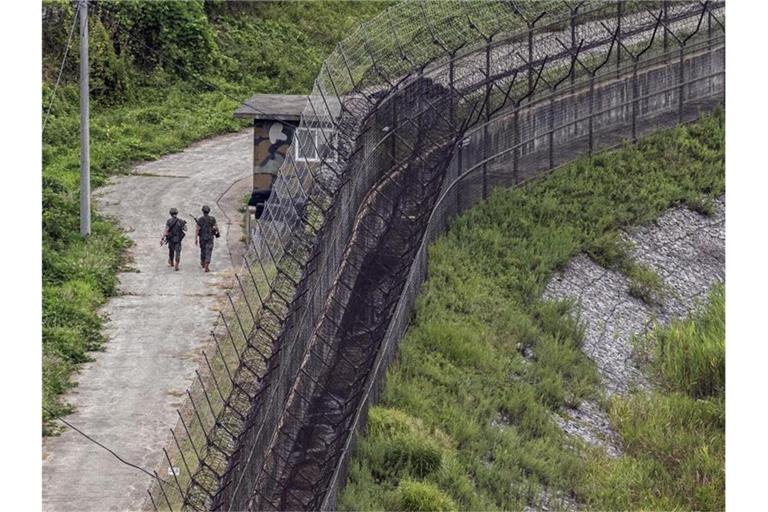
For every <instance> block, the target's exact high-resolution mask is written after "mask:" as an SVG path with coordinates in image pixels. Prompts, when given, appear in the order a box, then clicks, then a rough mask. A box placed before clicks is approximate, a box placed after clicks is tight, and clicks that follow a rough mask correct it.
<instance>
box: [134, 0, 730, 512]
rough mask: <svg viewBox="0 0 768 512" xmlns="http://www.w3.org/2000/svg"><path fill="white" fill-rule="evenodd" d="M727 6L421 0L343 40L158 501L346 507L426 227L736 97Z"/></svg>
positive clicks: (245, 269) (260, 227)
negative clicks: (351, 460) (360, 439)
mask: <svg viewBox="0 0 768 512" xmlns="http://www.w3.org/2000/svg"><path fill="white" fill-rule="evenodd" d="M724 23H725V21H724V3H722V2H675V3H672V2H621V3H616V2H599V1H592V2H590V1H587V2H562V1H543V2H511V1H510V2H472V1H470V2H438V1H426V2H406V3H403V4H399V5H398V6H397V7H396V8H392V9H389V10H388V11H385V12H384V13H383V14H382V15H380V16H378V17H377V18H374V19H373V20H371V21H369V22H368V23H365V24H363V25H362V26H361V27H360V28H358V29H357V30H356V31H355V32H354V33H352V34H351V35H350V36H349V38H348V39H346V40H345V41H343V42H342V43H340V44H339V45H338V46H337V47H336V50H335V51H334V52H333V53H332V54H331V55H330V56H329V57H328V59H326V61H325V63H324V64H323V66H322V69H321V71H320V73H319V75H318V77H317V79H316V81H315V85H314V88H313V91H312V93H311V94H310V95H309V96H308V98H307V105H306V107H305V109H304V112H303V115H302V118H301V122H300V125H299V128H298V132H297V134H298V135H297V137H295V138H294V146H292V147H291V148H290V150H289V151H288V154H287V156H286V160H285V162H284V164H283V166H282V167H281V169H280V172H279V175H278V177H277V179H276V180H275V183H274V186H273V190H272V194H271V196H270V198H269V200H268V201H267V203H266V205H265V209H264V212H263V214H262V217H261V218H260V219H259V221H258V222H256V223H255V225H254V226H253V228H252V233H251V237H250V238H251V241H252V242H251V246H250V247H249V250H248V252H247V254H246V255H245V257H244V259H243V263H242V269H241V270H240V272H239V273H238V274H237V276H236V277H235V286H234V287H233V288H232V290H230V292H229V293H228V295H227V301H226V303H225V304H224V306H223V307H222V310H221V314H220V316H219V321H218V322H217V324H216V325H215V326H214V329H213V330H212V333H211V347H212V349H211V350H210V351H209V352H208V353H203V354H202V355H201V357H200V360H201V370H200V371H199V372H197V373H196V375H195V381H194V385H193V386H192V387H191V388H190V390H189V391H188V393H187V394H188V400H187V403H186V405H185V407H184V408H182V409H181V410H180V411H179V421H178V424H177V425H176V428H175V429H173V430H172V431H171V435H170V439H169V449H168V450H166V451H164V454H163V462H162V463H161V464H160V465H159V467H158V470H157V471H158V477H157V478H156V482H155V485H154V486H153V488H152V489H150V490H149V498H150V502H151V505H152V506H153V507H155V508H159V509H182V508H183V509H192V510H203V509H213V510H217V509H222V510H223V509H226V510H245V509H250V510H254V509H257V510H268V509H280V510H283V509H292V510H293V509H320V508H322V509H332V508H334V506H335V499H336V495H337V492H338V490H339V486H340V485H341V484H342V483H343V481H344V475H345V471H346V469H345V468H346V464H347V460H348V457H349V455H350V453H351V448H352V442H353V437H354V436H353V433H354V432H356V431H360V430H361V429H362V428H363V427H364V424H365V416H366V411H367V408H368V405H369V404H370V403H371V401H372V400H374V399H375V397H376V396H377V391H378V390H379V389H380V387H381V385H382V380H383V373H384V369H385V368H386V366H387V364H388V362H389V361H390V360H391V359H392V357H394V353H395V348H396V346H397V342H398V340H399V339H400V338H401V337H402V334H403V333H404V332H405V329H406V327H407V324H408V320H409V318H410V312H411V311H412V309H413V305H414V302H415V297H416V294H417V292H418V289H419V287H420V285H421V283H422V282H423V281H424V279H425V277H426V272H427V260H426V246H427V244H428V243H429V242H430V241H432V240H433V239H434V238H435V237H436V236H437V235H438V234H439V233H440V232H441V231H442V230H443V229H444V228H445V226H446V224H447V220H448V219H449V218H450V217H451V216H453V215H456V214H457V213H459V212H461V211H463V210H464V209H466V208H468V207H470V206H471V205H473V204H475V203H476V202H477V201H480V200H482V199H483V198H485V197H487V195H488V193H489V192H490V190H491V189H492V188H493V187H496V186H514V185H519V184H521V183H524V182H525V181H527V180H529V179H532V178H535V177H536V176H539V175H540V174H541V173H543V172H545V171H548V170H550V169H553V168H555V167H557V166H559V165H562V164H563V163H566V162H568V161H570V160H573V159H574V158H575V157H577V156H578V155H580V154H584V153H589V152H593V151H596V150H599V149H604V148H608V147H613V146H615V145H617V144H620V143H621V142H622V141H624V140H635V139H636V138H637V137H639V136H641V135H643V134H644V133H647V132H649V131H652V130H655V129H658V128H659V127H661V126H669V125H672V124H675V123H677V122H681V121H689V120H692V119H694V118H696V116H697V115H698V113H699V111H700V110H707V109H711V108H712V107H713V106H714V105H716V104H718V103H721V102H722V98H723V96H724V94H723V93H724V76H725V75H724V69H725V68H724ZM310 133H311V134H314V135H313V136H307V134H310ZM302 134H304V135H303V136H302ZM160 475H162V477H161V476H160Z"/></svg>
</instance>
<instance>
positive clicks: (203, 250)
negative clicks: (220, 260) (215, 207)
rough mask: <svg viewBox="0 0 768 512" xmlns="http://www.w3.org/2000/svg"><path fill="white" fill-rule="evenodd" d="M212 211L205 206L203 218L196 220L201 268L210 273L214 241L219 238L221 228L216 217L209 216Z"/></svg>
mask: <svg viewBox="0 0 768 512" xmlns="http://www.w3.org/2000/svg"><path fill="white" fill-rule="evenodd" d="M210 211H211V209H210V208H209V207H208V206H203V216H202V217H198V218H197V219H195V222H196V223H197V235H196V236H195V245H200V266H201V267H203V268H204V269H205V271H206V272H209V271H210V269H209V268H208V266H209V265H210V264H211V254H212V253H213V239H214V237H215V238H219V228H218V226H217V225H216V217H214V216H213V215H208V214H209V213H210Z"/></svg>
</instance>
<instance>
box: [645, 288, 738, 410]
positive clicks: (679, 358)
mask: <svg viewBox="0 0 768 512" xmlns="http://www.w3.org/2000/svg"><path fill="white" fill-rule="evenodd" d="M724 310H725V290H724V289H723V287H722V286H720V287H718V288H717V289H716V290H715V291H714V292H713V293H712V295H711V297H710V306H709V307H708V308H707V309H706V310H704V311H703V312H702V313H700V314H699V315H697V316H696V317H694V318H693V319H692V320H689V321H686V322H678V323H675V324H673V325H672V326H671V327H669V328H666V329H656V330H654V331H653V334H652V340H651V343H654V344H655V345H656V349H655V357H654V359H653V366H654V368H655V370H656V371H657V373H658V374H659V375H660V376H661V379H662V381H663V382H664V384H665V385H666V386H667V388H668V389H670V390H673V391H679V392H681V393H685V394H687V395H689V396H691V397H693V398H704V397H708V396H721V395H723V394H724V392H725V316H724V315H723V311H724Z"/></svg>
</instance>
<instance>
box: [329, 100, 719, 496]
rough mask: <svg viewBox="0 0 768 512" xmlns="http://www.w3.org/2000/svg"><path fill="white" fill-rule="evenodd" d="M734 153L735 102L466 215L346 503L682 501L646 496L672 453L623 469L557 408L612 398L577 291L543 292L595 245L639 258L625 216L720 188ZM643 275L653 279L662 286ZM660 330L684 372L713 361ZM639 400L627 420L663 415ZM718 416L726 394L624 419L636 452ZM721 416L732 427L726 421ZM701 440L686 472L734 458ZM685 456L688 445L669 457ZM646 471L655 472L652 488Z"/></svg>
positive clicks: (648, 215)
mask: <svg viewBox="0 0 768 512" xmlns="http://www.w3.org/2000/svg"><path fill="white" fill-rule="evenodd" d="M723 163H724V113H723V112H716V113H715V114H713V115H710V116H705V117H703V118H702V119H701V120H700V121H698V122H697V123H694V124H691V125H687V126H680V127H677V128H674V129H670V130H666V131H664V132H661V133H658V134H655V135H652V136H649V137H647V138H646V139H644V140H642V141H640V142H639V143H638V144H636V145H627V146H625V147H623V148H621V149H619V150H615V151H610V152H605V153H601V154H598V155H595V156H593V157H591V158H587V157H584V158H581V159H579V160H577V161H576V162H574V163H572V164H570V165H567V166H565V167H563V168H561V169H559V170H557V171H555V172H553V173H552V174H551V175H549V176H548V177H546V178H544V179H542V180H540V181H537V182H532V183H529V184H528V185H526V186H524V187H521V188H517V189H510V190H495V191H494V192H493V193H492V194H491V197H490V198H489V199H488V200H487V201H485V202H483V203H481V204H479V205H478V206H476V207H475V208H473V209H471V210H469V211H467V212H465V213H464V214H462V215H461V216H460V217H458V218H457V219H456V220H455V221H454V222H453V224H452V226H451V227H450V229H449V230H448V232H447V233H446V234H445V235H444V236H443V237H441V238H440V239H438V240H437V241H436V242H435V243H434V244H433V245H432V247H431V248H430V260H429V278H428V280H427V282H426V283H425V284H424V287H423V290H422V293H421V295H420V298H419V300H418V302H417V306H416V314H415V318H414V320H413V323H412V325H411V327H410V329H409V331H408V333H407V335H406V337H405V339H404V340H403V341H402V343H401V345H400V352H399V359H398V360H397V361H396V362H395V363H394V364H393V365H392V367H391V368H390V369H389V371H388V374H387V383H386V386H385V388H384V391H383V393H382V403H381V405H380V406H379V407H375V408H373V409H372V410H371V413H370V419H369V428H368V434H367V436H365V437H364V438H362V439H360V440H359V442H358V445H357V450H356V453H355V455H354V457H353V460H352V462H351V465H350V473H349V481H348V484H347V486H346V488H345V489H344V491H343V493H342V495H341V498H340V501H339V507H340V508H341V509H345V510H374V509H375V510H380V509H402V508H405V507H409V506H414V507H419V509H420V510H430V509H431V510H438V509H450V508H453V507H454V506H455V507H456V508H458V509H460V510H492V509H506V510H509V509H521V508H523V507H525V506H526V505H534V506H538V505H539V504H540V503H541V500H542V494H543V493H544V494H546V495H547V496H550V497H551V499H550V501H549V503H550V507H551V506H553V502H554V506H555V507H556V506H557V501H558V499H564V498H567V497H571V498H575V499H576V500H578V501H580V502H582V503H586V504H588V505H590V506H591V507H592V508H595V509H615V508H618V509H635V508H639V507H643V506H646V505H647V506H648V508H668V507H664V506H657V505H658V504H659V503H662V501H661V499H659V500H658V501H656V502H654V503H653V504H651V505H649V502H648V501H644V500H643V499H642V498H643V494H642V492H646V490H647V489H651V488H652V485H653V484H655V483H658V482H657V478H664V476H663V475H669V474H670V473H669V472H668V473H661V472H656V471H655V468H657V467H658V465H659V464H662V463H654V464H656V465H652V464H650V463H646V462H645V461H646V459H642V460H641V459H638V461H640V462H634V461H627V459H628V458H629V457H625V458H621V459H619V460H618V461H614V462H612V464H614V465H613V466H611V467H612V468H613V470H612V471H608V470H607V469H605V467H606V464H607V463H605V464H603V465H602V466H601V465H600V464H599V463H598V462H597V459H596V457H597V456H596V455H595V456H594V457H595V458H593V457H588V458H585V457H584V455H583V454H584V453H585V452H586V453H589V450H588V449H587V448H586V447H583V446H581V445H580V443H579V441H578V440H577V439H575V438H570V437H568V436H566V435H565V434H564V433H563V432H562V431H561V430H560V429H559V427H558V426H557V424H556V423H555V422H554V421H553V419H552V414H553V413H554V412H555V411H557V410H558V409H559V408H560V407H562V406H564V405H577V404H578V403H579V402H580V401H581V400H584V399H586V398H597V397H598V396H599V391H598V387H597V375H596V370H595V368H594V365H593V364H592V362H591V361H590V360H589V359H588V358H587V357H586V356H585V355H584V354H583V353H582V351H581V341H582V338H583V336H582V330H581V329H580V327H579V325H578V324H577V323H576V322H575V321H574V320H573V317H572V316H571V315H570V312H571V305H570V304H568V303H562V302H555V303H553V302H543V301H541V300H540V297H541V294H542V291H543V288H544V286H545V284H546V282H547V280H548V279H549V277H550V276H551V275H552V273H553V271H555V270H556V269H558V268H560V267H562V265H564V264H565V263H566V262H567V261H568V260H569V259H570V258H571V257H572V256H574V255H576V254H578V253H579V252H581V251H589V252H590V254H591V255H592V257H594V258H596V259H598V261H602V262H606V263H608V264H610V265H617V266H619V267H620V268H626V266H628V265H629V266H631V265H630V263H631V262H629V260H628V258H627V256H626V254H627V253H626V250H622V246H621V242H620V237H619V236H618V235H619V230H620V229H621V228H625V227H627V226H631V225H634V224H638V223H642V222H647V221H651V220H653V219H655V218H657V217H658V216H659V215H660V214H661V213H662V212H664V211H665V210H666V209H667V208H669V207H671V206H674V205H676V204H681V203H682V204H691V203H693V202H694V201H697V202H701V197H702V196H704V197H707V198H716V197H718V196H720V195H721V194H723V193H724V187H725V183H724V168H723ZM642 273H643V271H642V270H641V271H639V272H638V276H636V278H637V280H638V282H641V283H643V284H645V285H648V284H649V283H651V285H650V286H653V285H652V282H653V278H651V277H649V276H648V275H642ZM659 336H661V338H662V339H664V340H667V341H665V342H664V343H663V346H664V347H665V348H664V354H665V357H663V358H661V357H660V358H659V360H664V359H667V358H668V359H670V360H671V361H674V362H671V366H677V367H679V368H687V369H686V370H683V369H681V370H679V374H680V375H681V376H682V375H687V373H690V372H691V371H693V370H694V369H696V368H699V367H701V365H702V363H700V362H699V361H700V358H696V359H695V360H690V361H689V360H686V359H685V358H684V357H682V358H681V357H680V356H679V354H682V355H687V353H686V351H685V350H684V349H683V348H681V345H680V343H678V341H679V338H680V336H677V337H676V336H675V335H673V334H663V335H662V334H659ZM713 339H714V338H713ZM672 340H675V341H672ZM665 366H666V365H665ZM665 371H666V370H665ZM696 371H698V370H696ZM707 380H708V381H709V380H712V379H707ZM682 382H698V380H697V379H695V378H694V379H691V378H688V379H687V380H683V381H682ZM679 399H680V398H679V397H678V396H677V395H675V397H670V398H668V399H667V401H666V402H664V403H663V404H662V402H661V401H659V402H658V405H654V407H658V412H659V414H662V412H663V411H664V410H666V411H667V412H669V411H673V410H674V411H677V406H678V404H677V403H676V402H674V400H679ZM637 400H640V399H639V398H638V399H637ZM639 404H641V403H640V402H639V401H638V402H632V403H631V406H627V408H626V409H620V408H619V407H618V405H617V406H616V408H615V409H613V417H614V418H615V419H618V418H619V416H618V414H619V412H621V411H624V410H626V411H628V412H626V413H623V414H625V415H626V417H627V418H634V419H636V420H638V421H639V420H640V419H643V418H647V419H649V420H651V419H652V416H651V415H644V414H643V413H642V412H641V410H640V409H639ZM662 405H663V406H664V407H666V409H664V407H662ZM713 417H715V418H716V417H717V412H716V411H715V410H714V409H713V406H707V407H705V406H702V407H701V409H696V410H694V409H693V408H689V409H687V410H686V409H681V410H680V416H678V417H677V418H676V419H675V420H674V421H672V419H671V417H670V416H668V417H667V420H669V422H668V423H667V424H663V423H659V424H648V425H645V426H643V425H640V423H638V421H636V422H635V423H634V425H637V426H636V427H632V426H631V425H633V423H632V422H631V421H629V419H628V420H627V421H625V422H624V424H625V425H624V426H622V427H620V431H621V433H622V434H623V435H624V436H625V440H626V442H627V445H628V446H627V450H628V453H630V454H631V455H630V457H635V456H638V457H639V455H635V454H636V453H638V452H636V451H634V450H635V449H637V450H639V451H643V450H644V449H645V448H644V447H643V443H645V444H646V445H649V444H650V443H651V441H649V440H648V437H647V434H646V432H647V431H648V430H649V429H652V428H661V426H663V425H666V427H667V428H668V429H674V426H676V425H677V426H681V425H687V426H688V427H686V428H690V429H691V431H693V430H694V429H697V428H699V427H700V426H701V425H703V424H704V423H705V422H708V421H709V420H710V419H711V418H713ZM709 425H713V424H712V423H711V422H710V423H709ZM701 428H702V429H703V427H701ZM712 428H713V431H717V428H718V424H717V423H714V426H713V427H712ZM633 429H634V432H635V434H634V437H633V434H632V432H633ZM654 439H656V441H658V442H659V444H658V445H657V446H654V447H653V448H654V451H653V452H652V455H649V457H651V458H653V457H656V456H658V457H661V456H662V455H663V449H664V448H667V447H669V446H671V444H666V445H664V444H661V441H662V439H661V438H654ZM675 439H676V438H675V437H674V436H671V435H670V436H667V437H665V438H664V439H663V441H664V442H665V443H674V442H675ZM690 439H693V436H691V437H689V440H690ZM681 446H682V445H681ZM686 448H687V446H686ZM696 454H697V457H698V458H695V457H689V458H687V459H685V460H686V463H685V464H687V466H686V468H685V469H686V471H688V470H689V469H691V468H694V469H695V468H696V465H697V464H699V463H701V464H704V466H702V467H707V468H710V469H711V468H713V467H716V466H717V467H718V468H719V470H720V471H722V460H720V459H719V458H718V456H717V454H716V453H715V452H714V451H710V452H707V451H706V450H704V451H701V450H699V451H698V452H696ZM678 456H679V454H678V453H677V452H675V451H674V450H673V451H671V452H668V454H667V455H666V457H668V458H677V457H678ZM601 462H603V461H602V460H601ZM706 464H710V466H706ZM707 471H708V469H707ZM692 474H695V473H690V472H687V473H686V476H685V478H688V477H690V475H692ZM706 474H707V475H709V474H711V473H706ZM634 479H641V482H640V484H637V485H643V487H642V489H643V491H642V492H640V491H636V487H633V485H635V484H636V482H635V480H634ZM683 480H684V478H683V477H681V478H680V482H683ZM415 483H420V484H422V486H420V487H415V485H414V484H415ZM699 484H700V485H699V486H698V487H697V488H696V489H697V490H696V493H699V494H702V495H705V494H707V495H709V496H717V495H718V493H720V494H722V493H721V490H720V489H718V487H717V486H716V485H710V484H711V482H709V481H707V482H699ZM659 485H661V484H659ZM663 485H665V486H670V487H671V486H672V485H673V484H672V483H671V482H664V484H663ZM417 489H418V490H417ZM414 495H417V496H418V498H415V497H413V496H414ZM425 495H429V496H434V497H432V498H430V499H423V496H425ZM405 496H408V498H407V499H406V498H404V497H405ZM620 496H624V497H626V499H624V500H620V499H619V498H618V497H620ZM614 498H616V499H614ZM669 503H670V504H673V502H672V501H670V502H669ZM674 503H679V502H674ZM697 503H704V504H707V503H710V504H711V503H714V501H711V500H710V501H706V500H703V501H699V502H697ZM675 506H679V505H675Z"/></svg>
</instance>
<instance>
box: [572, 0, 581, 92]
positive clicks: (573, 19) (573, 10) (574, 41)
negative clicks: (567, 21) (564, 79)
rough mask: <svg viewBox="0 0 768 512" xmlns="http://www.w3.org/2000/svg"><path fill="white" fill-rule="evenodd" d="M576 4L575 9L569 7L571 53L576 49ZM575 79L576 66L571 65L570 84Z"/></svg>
mask: <svg viewBox="0 0 768 512" xmlns="http://www.w3.org/2000/svg"><path fill="white" fill-rule="evenodd" d="M578 10H579V8H578V6H577V7H576V8H575V9H571V54H573V52H574V51H576V14H577V12H578ZM575 81H576V66H572V67H571V86H573V84H574V82H575Z"/></svg>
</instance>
